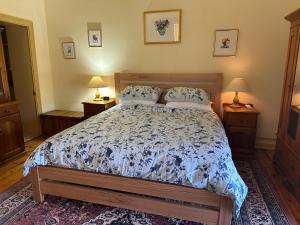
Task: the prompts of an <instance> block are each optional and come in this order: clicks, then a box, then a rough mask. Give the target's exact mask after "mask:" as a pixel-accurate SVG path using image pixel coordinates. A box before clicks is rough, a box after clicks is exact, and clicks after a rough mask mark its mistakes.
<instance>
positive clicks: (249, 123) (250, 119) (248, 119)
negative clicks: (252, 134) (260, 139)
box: [226, 113, 257, 128]
mask: <svg viewBox="0 0 300 225" xmlns="http://www.w3.org/2000/svg"><path fill="white" fill-rule="evenodd" d="M256 120H257V115H256V114H250V113H248V114H245V113H240V114H237V113H235V114H232V113H229V114H228V118H227V121H226V123H227V125H228V126H235V127H253V128H255V127H256Z"/></svg>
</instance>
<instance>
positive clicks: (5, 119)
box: [0, 102, 25, 163]
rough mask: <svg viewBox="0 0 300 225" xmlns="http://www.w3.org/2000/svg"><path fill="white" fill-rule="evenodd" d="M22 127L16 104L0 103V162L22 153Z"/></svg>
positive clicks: (23, 149)
mask: <svg viewBox="0 0 300 225" xmlns="http://www.w3.org/2000/svg"><path fill="white" fill-rule="evenodd" d="M24 151H25V148H24V138H23V129H22V122H21V117H20V113H19V110H18V105H17V103H16V102H8V103H4V104H1V105H0V163H3V162H4V161H6V160H7V159H9V158H11V157H13V156H17V155H19V154H22V153H24Z"/></svg>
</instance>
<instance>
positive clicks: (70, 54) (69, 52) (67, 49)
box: [62, 42, 76, 59]
mask: <svg viewBox="0 0 300 225" xmlns="http://www.w3.org/2000/svg"><path fill="white" fill-rule="evenodd" d="M62 45H63V53H64V58H65V59H76V55H75V43H74V42H63V44H62Z"/></svg>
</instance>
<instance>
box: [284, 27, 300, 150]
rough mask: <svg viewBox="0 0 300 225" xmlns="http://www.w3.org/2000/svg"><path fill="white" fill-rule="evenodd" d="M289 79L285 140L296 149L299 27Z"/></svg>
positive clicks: (299, 102)
mask: <svg viewBox="0 0 300 225" xmlns="http://www.w3.org/2000/svg"><path fill="white" fill-rule="evenodd" d="M290 74H291V75H290V79H289V80H288V82H287V83H288V92H287V94H286V95H287V97H286V99H287V106H286V109H287V112H286V113H287V114H286V119H287V121H286V122H287V124H286V128H285V130H286V135H285V139H284V140H285V142H286V143H287V144H288V145H289V146H290V147H292V148H293V149H297V148H298V147H299V144H300V133H299V131H298V130H299V129H300V28H298V32H297V36H296V46H295V53H294V60H293V67H291V73H290Z"/></svg>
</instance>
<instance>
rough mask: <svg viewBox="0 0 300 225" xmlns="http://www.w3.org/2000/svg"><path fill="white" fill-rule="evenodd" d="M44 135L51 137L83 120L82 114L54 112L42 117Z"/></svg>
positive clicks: (64, 111)
mask: <svg viewBox="0 0 300 225" xmlns="http://www.w3.org/2000/svg"><path fill="white" fill-rule="evenodd" d="M40 119H41V126H42V135H43V136H44V137H49V136H52V135H54V134H57V133H59V132H61V131H63V130H65V129H67V128H69V127H72V126H74V125H75V124H77V123H80V122H81V121H82V120H83V113H82V112H75V111H66V110H54V111H51V112H47V113H43V114H41V115H40Z"/></svg>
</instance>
